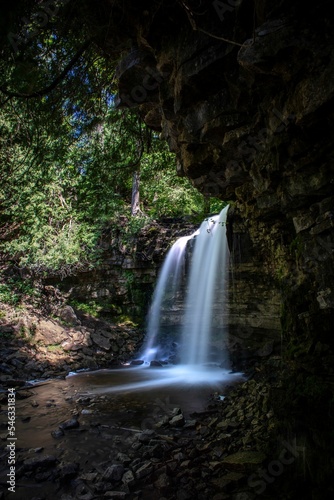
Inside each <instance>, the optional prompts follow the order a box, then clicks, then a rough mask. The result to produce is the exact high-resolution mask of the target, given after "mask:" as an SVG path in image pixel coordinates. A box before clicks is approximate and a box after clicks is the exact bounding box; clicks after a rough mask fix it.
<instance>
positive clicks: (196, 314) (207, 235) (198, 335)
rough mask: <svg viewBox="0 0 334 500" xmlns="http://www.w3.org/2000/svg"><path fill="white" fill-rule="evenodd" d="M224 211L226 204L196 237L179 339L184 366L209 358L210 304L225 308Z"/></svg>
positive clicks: (205, 223) (226, 249)
mask: <svg viewBox="0 0 334 500" xmlns="http://www.w3.org/2000/svg"><path fill="white" fill-rule="evenodd" d="M227 211H228V206H226V207H225V208H224V209H223V210H222V211H221V212H220V214H219V215H215V216H214V217H211V218H210V219H209V220H206V221H203V222H202V224H201V227H200V229H199V234H198V235H197V236H196V241H195V246H194V251H193V256H192V260H191V267H190V274H189V279H188V286H187V290H188V292H187V297H186V302H185V319H184V324H183V329H182V338H181V362H182V364H185V365H195V366H201V367H203V366H205V365H206V364H208V363H209V362H210V361H211V357H210V344H211V340H212V338H211V334H212V329H213V313H214V306H215V304H216V302H217V301H219V303H220V308H224V307H225V304H224V300H223V299H224V295H225V291H226V290H227V277H228V273H227V261H228V255H229V250H228V244H227V238H226V217H227ZM223 312H224V311H223V310H221V311H220V314H223ZM221 361H222V360H221Z"/></svg>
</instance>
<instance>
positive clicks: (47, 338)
mask: <svg viewBox="0 0 334 500" xmlns="http://www.w3.org/2000/svg"><path fill="white" fill-rule="evenodd" d="M66 339H67V333H66V331H65V330H64V328H63V327H61V326H60V325H59V324H58V323H56V322H54V321H51V320H44V319H42V320H40V321H39V322H38V323H37V324H36V330H35V334H34V341H35V342H41V343H42V344H43V345H45V346H48V345H56V344H61V343H62V342H64V341H65V340H66Z"/></svg>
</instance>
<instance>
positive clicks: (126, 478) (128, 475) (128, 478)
mask: <svg viewBox="0 0 334 500" xmlns="http://www.w3.org/2000/svg"><path fill="white" fill-rule="evenodd" d="M134 480H135V476H134V474H133V472H132V471H131V470H128V471H126V472H124V474H123V476H122V483H123V484H127V485H129V486H131V485H132V484H133V483H134Z"/></svg>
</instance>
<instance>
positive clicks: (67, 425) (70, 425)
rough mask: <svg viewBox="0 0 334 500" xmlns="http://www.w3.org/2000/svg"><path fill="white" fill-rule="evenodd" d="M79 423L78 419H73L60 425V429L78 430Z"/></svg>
mask: <svg viewBox="0 0 334 500" xmlns="http://www.w3.org/2000/svg"><path fill="white" fill-rule="evenodd" d="M79 425H80V424H79V422H78V420H77V419H76V418H71V419H70V420H67V421H66V422H64V423H63V424H60V426H59V429H61V430H62V431H67V430H70V429H77V428H78V427H79Z"/></svg>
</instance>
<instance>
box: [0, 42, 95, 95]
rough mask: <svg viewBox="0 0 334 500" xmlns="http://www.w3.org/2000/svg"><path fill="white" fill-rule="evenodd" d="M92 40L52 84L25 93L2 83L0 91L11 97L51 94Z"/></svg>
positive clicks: (79, 51) (85, 44) (80, 50)
mask: <svg viewBox="0 0 334 500" xmlns="http://www.w3.org/2000/svg"><path fill="white" fill-rule="evenodd" d="M91 42H92V40H87V41H86V42H85V43H84V44H83V46H82V47H81V48H80V49H79V50H78V52H77V53H76V54H75V55H74V57H73V58H72V59H71V61H70V62H69V63H68V64H67V65H66V66H65V68H64V69H63V71H62V72H61V73H60V74H59V75H58V76H57V77H56V78H55V79H54V80H53V82H52V83H50V85H48V86H47V87H45V88H44V89H41V90H38V91H36V92H32V93H31V94H24V93H21V92H11V91H10V90H8V89H6V88H5V87H3V86H2V85H0V92H2V93H3V94H5V95H6V96H8V97H9V98H12V97H18V98H23V99H32V98H34V97H42V96H44V95H47V94H49V93H50V92H51V91H52V90H54V89H55V88H56V87H57V85H59V84H60V82H61V81H62V80H64V78H66V76H67V74H68V72H69V71H70V70H71V69H72V68H73V66H74V65H75V64H76V63H77V62H78V60H79V59H80V57H81V56H82V54H83V53H84V52H85V50H86V49H87V48H88V47H89V45H90V44H91Z"/></svg>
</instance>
